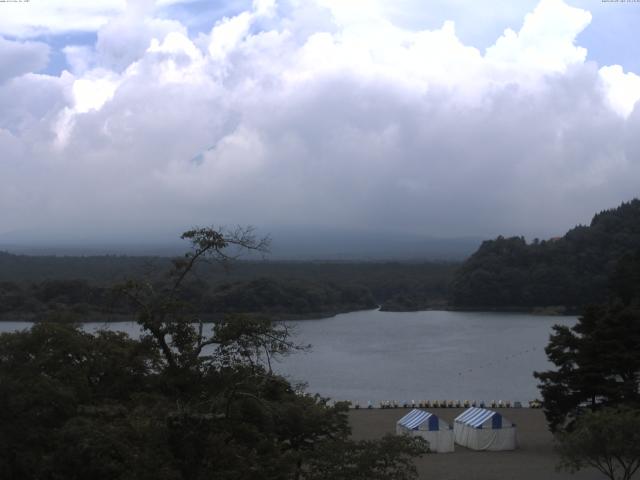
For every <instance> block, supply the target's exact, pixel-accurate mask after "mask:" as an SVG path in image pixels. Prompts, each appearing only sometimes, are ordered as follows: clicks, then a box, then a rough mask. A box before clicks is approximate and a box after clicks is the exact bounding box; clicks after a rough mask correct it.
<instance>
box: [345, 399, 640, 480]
mask: <svg viewBox="0 0 640 480" xmlns="http://www.w3.org/2000/svg"><path fill="white" fill-rule="evenodd" d="M496 410H497V411H499V412H500V413H502V414H503V415H504V416H505V417H506V418H508V419H509V420H511V421H512V422H514V423H515V424H516V425H517V428H518V431H517V435H518V449H517V450H515V451H509V452H475V451H472V450H469V449H466V448H464V447H460V446H459V445H456V446H455V452H454V453H441V454H428V455H425V456H423V457H422V458H419V459H417V460H416V464H417V467H418V472H419V473H420V478H421V479H429V480H458V479H465V480H501V479H504V480H510V479H517V480H555V479H576V480H602V479H603V478H605V477H604V476H603V475H602V474H600V473H599V472H598V471H596V470H589V471H586V470H584V471H581V472H579V473H576V474H570V473H567V472H558V471H556V468H555V467H556V464H557V463H558V457H557V455H556V454H555V453H554V451H553V437H552V435H551V434H550V433H549V431H548V430H547V426H546V423H545V419H544V414H543V413H542V411H541V410H533V409H528V408H521V409H496ZM408 411H409V410H408V409H403V408H398V409H388V410H387V409H385V410H379V409H372V410H366V409H364V410H363V409H361V410H352V411H351V412H350V414H349V418H350V423H351V427H352V429H353V437H354V438H355V439H359V440H364V439H374V438H379V437H381V436H383V435H385V434H386V433H394V432H395V422H396V421H397V420H398V419H399V418H400V417H402V416H403V415H404V414H405V413H407V412H408ZM429 411H431V412H433V413H435V414H436V415H438V416H439V417H440V418H442V419H443V420H446V421H447V422H449V423H451V422H452V421H453V419H454V418H455V417H456V416H457V415H459V414H460V413H461V412H462V411H463V409H458V408H446V409H438V408H435V409H429ZM634 478H636V477H634ZM637 478H640V476H637Z"/></svg>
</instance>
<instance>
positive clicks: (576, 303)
mask: <svg viewBox="0 0 640 480" xmlns="http://www.w3.org/2000/svg"><path fill="white" fill-rule="evenodd" d="M639 248H640V200H638V199H634V200H632V201H630V202H626V203H623V204H622V205H620V206H619V207H617V208H614V209H610V210H605V211H603V212H600V213H598V214H596V215H595V216H594V217H593V220H592V221H591V223H590V225H588V226H584V225H580V226H577V227H575V228H573V229H571V230H569V231H568V232H567V233H566V235H564V236H563V237H560V238H554V239H549V240H537V239H535V240H533V241H532V242H531V243H527V242H526V241H525V239H524V238H523V237H511V238H504V237H498V238H496V239H495V240H489V241H485V242H483V243H482V245H481V246H480V248H479V249H478V251H476V252H475V253H474V254H473V255H472V256H471V257H470V258H469V259H467V260H466V261H465V262H464V263H463V264H462V266H461V267H460V268H459V269H458V271H457V272H456V274H455V278H454V280H453V281H452V283H451V285H450V302H451V304H452V305H454V306H456V307H461V308H465V307H467V308H470V307H472V308H478V309H481V308H489V309H491V308H498V307H499V308H515V309H533V308H540V307H559V310H560V311H564V312H566V313H571V312H580V311H582V309H583V308H584V307H585V306H586V305H588V304H591V303H601V302H603V301H604V300H605V299H606V298H607V296H608V294H609V284H608V278H609V277H610V276H611V275H612V273H613V272H614V270H615V268H616V265H617V262H618V261H619V260H620V259H621V258H622V257H623V256H625V255H628V254H632V253H634V252H635V251H636V250H638V249H639Z"/></svg>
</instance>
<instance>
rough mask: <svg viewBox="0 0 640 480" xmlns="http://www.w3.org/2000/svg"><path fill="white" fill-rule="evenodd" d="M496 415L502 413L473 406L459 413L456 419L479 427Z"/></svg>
mask: <svg viewBox="0 0 640 480" xmlns="http://www.w3.org/2000/svg"><path fill="white" fill-rule="evenodd" d="M494 415H500V414H499V413H498V412H494V411H493V410H487V409H485V408H476V407H472V408H469V409H468V410H465V411H464V412H462V413H461V414H460V415H458V416H457V417H456V418H455V420H454V421H456V422H460V423H464V424H466V425H469V426H471V427H475V428H478V427H479V426H481V425H482V424H483V423H484V422H486V421H487V420H489V419H490V418H491V417H493V416H494Z"/></svg>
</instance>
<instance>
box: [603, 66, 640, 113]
mask: <svg viewBox="0 0 640 480" xmlns="http://www.w3.org/2000/svg"><path fill="white" fill-rule="evenodd" d="M600 76H601V77H602V81H603V82H604V85H605V89H606V95H607V99H608V100H609V102H610V104H611V107H612V108H613V109H615V110H616V111H617V112H619V113H620V114H621V115H624V116H629V115H630V114H631V112H632V111H633V109H634V106H635V105H636V103H637V102H638V100H639V99H640V76H638V75H636V74H635V73H633V72H627V73H624V71H623V70H622V67H621V66H620V65H610V66H605V67H602V68H601V69H600Z"/></svg>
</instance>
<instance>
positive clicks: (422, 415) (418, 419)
mask: <svg viewBox="0 0 640 480" xmlns="http://www.w3.org/2000/svg"><path fill="white" fill-rule="evenodd" d="M431 416H434V417H435V415H433V413H431V412H425V411H424V410H418V409H416V408H414V409H413V410H411V411H410V412H409V413H407V414H406V415H405V416H404V417H402V418H401V419H400V420H398V424H400V425H402V426H403V427H406V428H409V429H411V430H413V429H414V428H418V427H419V426H420V425H422V424H423V423H425V422H428V421H429V417H431Z"/></svg>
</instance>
